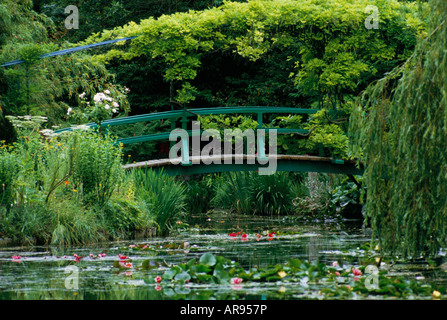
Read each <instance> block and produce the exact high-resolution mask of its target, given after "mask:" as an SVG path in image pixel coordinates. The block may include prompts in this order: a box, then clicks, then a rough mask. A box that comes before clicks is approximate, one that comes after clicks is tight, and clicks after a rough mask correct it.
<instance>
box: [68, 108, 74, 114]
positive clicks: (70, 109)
mask: <svg viewBox="0 0 447 320" xmlns="http://www.w3.org/2000/svg"><path fill="white" fill-rule="evenodd" d="M72 111H73V108H72V107H69V108H68V110H67V116H69V115H70V112H72Z"/></svg>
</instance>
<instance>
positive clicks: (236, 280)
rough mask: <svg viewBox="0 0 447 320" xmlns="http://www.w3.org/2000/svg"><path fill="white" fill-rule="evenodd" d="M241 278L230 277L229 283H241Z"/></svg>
mask: <svg viewBox="0 0 447 320" xmlns="http://www.w3.org/2000/svg"><path fill="white" fill-rule="evenodd" d="M241 282H242V278H232V279H231V284H241Z"/></svg>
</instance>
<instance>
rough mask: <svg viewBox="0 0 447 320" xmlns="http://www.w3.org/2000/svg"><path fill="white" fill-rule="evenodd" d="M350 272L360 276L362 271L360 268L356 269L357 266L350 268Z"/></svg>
mask: <svg viewBox="0 0 447 320" xmlns="http://www.w3.org/2000/svg"><path fill="white" fill-rule="evenodd" d="M352 273H353V274H354V275H355V276H361V275H362V271H360V269H357V268H352Z"/></svg>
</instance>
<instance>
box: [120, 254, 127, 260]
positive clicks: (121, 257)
mask: <svg viewBox="0 0 447 320" xmlns="http://www.w3.org/2000/svg"><path fill="white" fill-rule="evenodd" d="M118 258H120V260H126V259H129V257H128V256H125V255H123V254H119V255H118Z"/></svg>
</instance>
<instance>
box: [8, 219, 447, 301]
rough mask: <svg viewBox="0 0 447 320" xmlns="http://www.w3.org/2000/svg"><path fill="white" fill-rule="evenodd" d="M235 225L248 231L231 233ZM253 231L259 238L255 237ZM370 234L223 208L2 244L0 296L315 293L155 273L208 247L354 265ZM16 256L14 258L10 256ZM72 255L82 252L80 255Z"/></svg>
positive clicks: (234, 254)
mask: <svg viewBox="0 0 447 320" xmlns="http://www.w3.org/2000/svg"><path fill="white" fill-rule="evenodd" d="M272 231H276V232H277V235H275V236H274V238H270V239H269V238H268V236H267V234H268V233H271V232H272ZM236 232H242V233H246V234H247V235H248V237H247V238H246V239H243V238H241V237H240V236H237V237H231V236H229V233H236ZM258 233H259V234H262V237H260V238H257V237H256V234H258ZM369 241H370V235H369V233H368V232H367V230H364V228H362V225H361V224H359V222H357V221H344V222H340V221H329V222H328V221H326V222H323V221H321V222H308V223H303V222H299V223H297V222H294V221H293V220H291V219H287V218H284V217H280V218H256V217H252V216H233V215H231V216H230V215H225V214H223V215H219V216H211V218H208V219H196V220H192V221H190V223H189V227H188V228H186V229H184V230H183V231H180V232H177V233H176V234H174V235H173V236H170V237H153V238H148V239H140V240H130V241H120V242H108V243H101V244H100V245H91V246H83V247H70V248H60V247H51V246H34V247H1V248H0V299H2V300H11V299H14V300H15V299H157V300H158V299H302V298H305V299H309V298H321V296H319V295H318V291H319V290H320V289H321V285H320V286H319V285H309V284H308V283H300V282H298V283H297V282H291V283H281V284H278V283H275V282H273V283H244V284H241V285H238V286H231V285H218V284H216V285H209V284H193V283H189V284H186V285H166V284H164V285H163V286H162V285H158V284H157V283H156V282H155V281H154V278H155V277H156V276H161V275H163V273H164V271H165V270H166V269H167V266H171V265H173V264H178V263H185V262H187V261H188V260H190V259H192V258H197V259H198V258H200V256H201V255H203V254H204V253H207V252H210V253H213V254H215V255H221V256H224V257H225V258H227V259H232V260H234V261H237V262H238V263H240V264H241V265H242V266H244V267H247V268H251V267H258V266H260V267H262V266H266V265H272V264H280V263H284V262H286V261H288V260H289V259H291V258H297V259H300V260H309V261H315V260H318V261H319V262H322V263H325V264H328V265H330V264H332V262H334V261H338V262H340V263H342V264H343V263H344V264H349V265H355V264H356V263H359V258H360V257H361V256H362V254H363V252H364V250H362V246H363V245H365V244H367V243H369ZM142 247H144V248H143V249H141V248H142ZM18 255H20V259H18V261H14V259H12V258H11V257H12V256H18ZM74 255H78V256H79V257H81V258H80V259H79V261H76V257H75V256H74ZM119 255H126V256H128V259H127V260H128V261H129V262H130V263H131V267H129V268H127V269H122V268H121V269H120V268H117V263H118V261H119V260H120V257H119ZM15 260H17V259H15ZM144 260H149V261H151V262H152V263H154V264H155V265H154V268H153V269H150V270H143V269H140V268H139V266H141V264H142V262H143V261H144ZM73 266H74V267H73ZM393 272H395V273H397V274H400V275H404V276H407V277H409V278H411V279H422V280H421V281H437V282H444V281H445V279H446V276H445V274H446V273H445V272H443V271H442V270H439V269H437V270H432V269H430V268H429V266H428V265H426V264H424V265H400V266H396V267H395V269H394V271H393Z"/></svg>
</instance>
